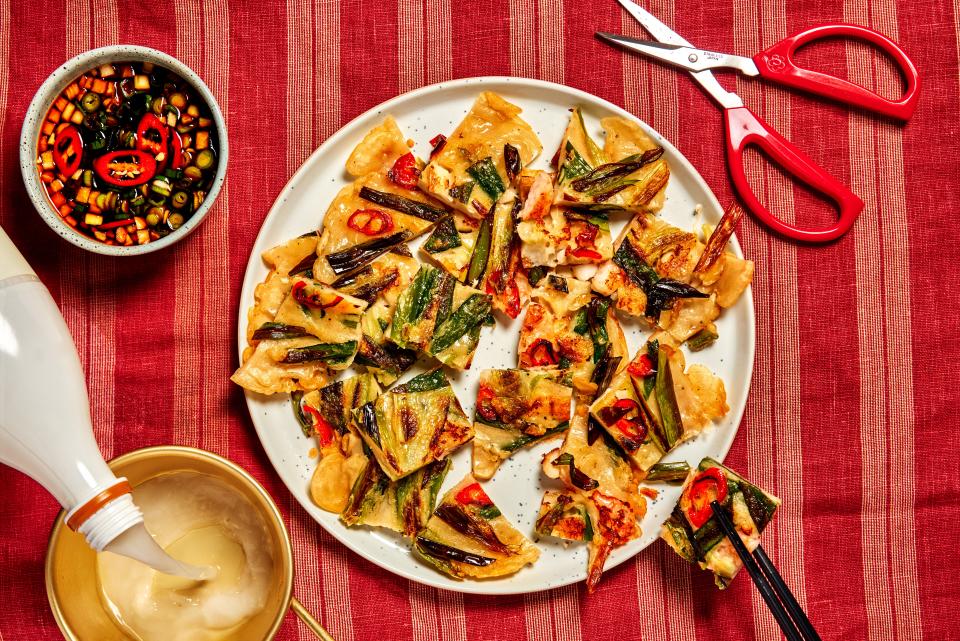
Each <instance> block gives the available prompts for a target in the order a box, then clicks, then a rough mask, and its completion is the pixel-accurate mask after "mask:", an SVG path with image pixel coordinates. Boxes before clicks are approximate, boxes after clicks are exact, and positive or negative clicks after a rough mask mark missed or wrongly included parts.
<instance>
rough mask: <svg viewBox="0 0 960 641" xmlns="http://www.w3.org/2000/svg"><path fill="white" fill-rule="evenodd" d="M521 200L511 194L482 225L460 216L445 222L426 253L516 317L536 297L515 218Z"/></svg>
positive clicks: (428, 240)
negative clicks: (521, 251)
mask: <svg viewBox="0 0 960 641" xmlns="http://www.w3.org/2000/svg"><path fill="white" fill-rule="evenodd" d="M521 204H522V203H521V201H520V199H519V198H517V197H516V196H514V195H513V191H509V192H507V193H506V194H505V195H504V197H503V198H501V200H500V201H498V202H497V203H496V205H495V206H494V209H493V214H492V215H491V216H488V217H486V218H484V219H483V220H480V221H476V220H474V219H472V218H469V217H467V216H465V215H463V214H460V213H457V214H454V215H453V216H452V217H449V218H445V219H443V220H442V221H440V222H439V223H438V224H437V226H436V228H434V230H433V233H432V234H431V235H430V237H429V238H427V241H426V242H425V243H424V245H423V251H424V253H426V254H427V255H428V256H430V257H431V258H432V259H433V260H435V261H436V262H437V263H439V264H440V265H441V266H442V267H443V268H444V269H445V270H446V271H447V272H448V273H449V274H450V275H451V276H453V277H454V278H456V279H457V280H458V281H460V282H461V283H463V284H464V285H468V286H470V287H477V288H479V289H480V290H482V291H484V292H485V293H487V294H489V295H490V296H491V297H492V300H493V306H494V308H495V309H497V310H499V311H501V312H503V313H504V314H506V315H507V316H509V317H510V318H516V317H517V316H518V315H519V314H520V310H521V309H522V307H523V306H524V305H526V303H527V301H528V300H529V299H530V283H529V282H528V280H527V275H526V272H525V270H524V269H522V265H521V261H520V242H519V239H518V237H517V236H516V234H515V233H514V227H515V225H514V219H515V218H516V215H517V212H518V211H519V210H520V207H521Z"/></svg>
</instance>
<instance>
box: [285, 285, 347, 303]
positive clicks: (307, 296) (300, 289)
mask: <svg viewBox="0 0 960 641" xmlns="http://www.w3.org/2000/svg"><path fill="white" fill-rule="evenodd" d="M292 293H293V300H295V301H297V302H298V303H300V304H301V305H306V306H307V307H313V308H315V309H330V308H331V307H334V306H335V305H337V304H338V303H339V302H340V301H342V300H343V296H336V295H335V296H333V297H332V298H330V299H329V300H326V301H324V300H323V297H322V295H321V293H320V292H318V291H317V292H309V293H308V292H307V283H306V282H305V281H302V280H298V281H297V282H296V283H294V285H293V291H292Z"/></svg>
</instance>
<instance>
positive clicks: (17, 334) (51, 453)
mask: <svg viewBox="0 0 960 641" xmlns="http://www.w3.org/2000/svg"><path fill="white" fill-rule="evenodd" d="M0 463H4V464H6V465H9V466H11V467H13V468H15V469H17V470H20V471H21V472H23V473H24V474H26V475H28V476H30V477H31V478H33V479H34V480H36V481H37V482H38V483H40V485H42V486H43V487H44V488H46V489H47V491H48V492H50V493H51V494H53V496H54V497H56V499H57V500H58V501H59V502H60V504H61V505H62V506H63V508H64V509H65V510H66V511H67V515H66V522H67V525H68V526H69V527H70V528H71V529H73V530H76V531H77V532H79V533H80V534H82V535H83V536H84V537H86V540H87V543H88V544H89V545H90V547H92V548H93V549H94V550H96V551H97V552H102V551H108V552H114V553H116V554H122V555H124V556H129V557H131V558H134V559H137V560H138V561H142V562H143V563H146V564H147V565H149V566H151V567H153V568H154V569H156V570H159V571H160V572H164V573H167V574H176V575H179V576H185V577H189V578H193V579H203V578H210V577H209V576H208V571H207V570H205V569H201V568H197V567H194V566H191V565H187V564H184V563H180V562H179V561H177V560H176V559H173V558H172V557H170V556H168V555H167V554H166V553H165V552H164V551H163V550H162V549H161V548H160V546H159V545H157V543H156V542H155V541H154V540H153V537H151V536H150V534H149V532H147V529H146V527H145V526H144V524H143V514H142V513H141V512H140V509H139V508H138V507H137V506H136V505H135V504H134V502H133V497H132V496H131V491H132V490H131V487H130V484H129V483H128V482H127V480H126V479H125V478H117V477H116V476H115V475H114V474H113V472H111V471H110V468H109V467H107V464H106V462H105V461H104V460H103V455H102V454H101V453H100V449H99V448H98V447H97V443H96V441H95V440H94V437H93V427H92V425H91V422H90V407H89V401H88V399H87V389H86V382H85V380H84V376H83V369H82V368H81V366H80V359H79V358H78V357H77V351H76V347H74V344H73V339H72V338H71V336H70V332H69V330H68V329H67V325H66V323H65V322H64V320H63V317H62V316H61V315H60V310H59V309H57V305H56V303H55V302H54V301H53V298H52V297H51V296H50V292H48V291H47V288H46V287H45V286H44V285H43V283H41V282H40V279H38V278H37V276H36V274H34V272H33V270H32V269H31V268H30V265H28V264H27V261H26V260H25V259H24V258H23V256H22V255H21V254H20V252H19V251H18V250H17V248H16V247H15V246H14V244H13V242H11V240H10V238H9V237H8V236H7V234H6V233H5V232H4V231H3V229H0Z"/></svg>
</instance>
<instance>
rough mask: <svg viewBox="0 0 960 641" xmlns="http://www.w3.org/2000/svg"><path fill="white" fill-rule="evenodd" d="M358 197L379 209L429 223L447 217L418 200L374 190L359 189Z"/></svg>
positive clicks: (440, 210) (367, 188) (437, 209)
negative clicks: (390, 210)
mask: <svg viewBox="0 0 960 641" xmlns="http://www.w3.org/2000/svg"><path fill="white" fill-rule="evenodd" d="M360 197H361V198H363V199H364V200H367V201H370V202H372V203H373V204H375V205H380V206H381V207H386V208H387V209H392V210H394V211H399V212H400V213H403V214H409V215H410V216H416V217H417V218H422V219H423V220H429V221H430V222H436V221H438V220H440V219H441V218H443V217H444V216H446V215H447V212H446V211H444V210H443V209H439V208H437V207H432V206H430V205H428V204H426V203H422V202H420V201H419V200H413V199H411V198H404V197H403V196H398V195H396V194H391V193H388V192H385V191H377V190H376V189H371V188H370V187H361V188H360Z"/></svg>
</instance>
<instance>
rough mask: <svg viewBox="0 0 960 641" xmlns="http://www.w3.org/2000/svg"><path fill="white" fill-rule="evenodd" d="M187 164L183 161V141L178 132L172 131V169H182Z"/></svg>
mask: <svg viewBox="0 0 960 641" xmlns="http://www.w3.org/2000/svg"><path fill="white" fill-rule="evenodd" d="M186 164H187V163H185V162H184V160H183V139H182V138H181V137H180V134H179V133H177V132H176V131H170V168H171V169H182V168H183V166H184V165H186Z"/></svg>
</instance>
